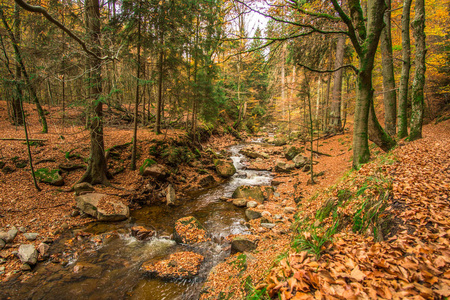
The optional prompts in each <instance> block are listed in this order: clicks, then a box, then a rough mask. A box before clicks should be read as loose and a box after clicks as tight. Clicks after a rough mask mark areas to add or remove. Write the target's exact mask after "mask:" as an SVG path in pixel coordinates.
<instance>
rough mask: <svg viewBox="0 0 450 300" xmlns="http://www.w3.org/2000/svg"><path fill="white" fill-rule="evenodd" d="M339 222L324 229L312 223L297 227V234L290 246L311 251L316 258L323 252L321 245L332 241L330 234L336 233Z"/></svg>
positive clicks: (298, 249)
mask: <svg viewBox="0 0 450 300" xmlns="http://www.w3.org/2000/svg"><path fill="white" fill-rule="evenodd" d="M338 225H339V222H336V223H334V225H333V226H331V227H329V228H326V229H324V227H321V228H319V227H316V226H314V225H309V226H308V225H307V226H305V227H304V228H300V229H299V234H298V235H297V236H296V237H295V238H294V240H293V242H292V247H293V248H294V249H296V250H297V251H299V252H300V251H308V252H309V253H313V254H315V255H316V257H317V258H320V256H321V255H322V252H323V250H324V249H323V247H324V246H325V244H327V243H328V242H331V241H332V236H333V235H334V234H335V233H336V231H337V227H338Z"/></svg>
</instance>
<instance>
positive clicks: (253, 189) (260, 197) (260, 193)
mask: <svg viewBox="0 0 450 300" xmlns="http://www.w3.org/2000/svg"><path fill="white" fill-rule="evenodd" d="M273 191H274V189H273V187H271V186H245V185H242V186H240V187H238V188H237V189H236V190H235V191H234V192H233V195H232V197H233V198H246V199H248V198H252V200H255V201H256V202H258V203H263V202H264V200H268V199H269V197H270V195H271V194H273Z"/></svg>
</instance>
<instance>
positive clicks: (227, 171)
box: [214, 159, 236, 178]
mask: <svg viewBox="0 0 450 300" xmlns="http://www.w3.org/2000/svg"><path fill="white" fill-rule="evenodd" d="M214 164H215V165H216V172H217V174H219V176H220V177H224V178H228V177H231V176H233V175H234V173H236V168H235V167H234V165H233V163H232V162H229V161H224V160H219V159H217V160H215V161H214Z"/></svg>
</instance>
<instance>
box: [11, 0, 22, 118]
mask: <svg viewBox="0 0 450 300" xmlns="http://www.w3.org/2000/svg"><path fill="white" fill-rule="evenodd" d="M14 35H15V38H16V40H17V42H18V43H20V10H19V5H17V3H16V4H15V6H14ZM15 67H16V68H15V69H16V70H15V72H16V74H15V77H16V78H15V81H16V87H15V91H14V93H13V98H12V109H13V122H14V125H23V124H24V123H23V117H22V116H23V113H22V105H21V101H22V95H23V93H22V87H21V84H20V80H21V77H22V71H21V69H20V64H19V63H18V62H16V64H15Z"/></svg>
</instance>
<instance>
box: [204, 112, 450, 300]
mask: <svg viewBox="0 0 450 300" xmlns="http://www.w3.org/2000/svg"><path fill="white" fill-rule="evenodd" d="M423 135H424V137H423V138H422V139H420V140H417V141H414V142H407V141H401V142H400V143H399V146H398V147H397V148H396V149H395V150H393V151H392V152H390V153H388V154H381V155H379V156H377V157H375V159H374V160H373V161H372V162H370V163H368V164H366V165H364V166H363V167H362V168H361V169H360V170H358V171H353V172H351V173H347V174H346V175H345V176H343V177H342V178H341V179H340V180H339V181H338V182H337V183H336V184H335V185H333V186H330V187H329V188H328V189H321V188H319V187H318V186H314V189H315V190H316V191H317V193H316V194H315V195H314V196H313V197H305V198H304V199H303V200H302V201H301V202H299V203H298V212H297V214H296V216H295V221H294V223H293V226H291V228H290V229H291V230H290V231H289V234H288V235H285V236H284V237H283V236H273V238H272V239H266V240H265V239H263V238H262V239H261V240H260V244H259V245H258V247H257V249H256V250H254V251H252V252H251V253H245V254H235V255H234V256H231V257H229V258H228V259H227V260H226V261H225V262H224V263H222V264H220V265H218V266H216V268H215V270H216V271H215V272H211V273H210V277H209V279H208V282H207V284H206V288H205V293H204V294H203V295H202V298H201V299H296V300H297V299H448V297H449V296H450V271H449V269H450V268H449V267H450V250H449V249H450V205H449V204H450V121H449V120H447V121H444V122H441V123H439V124H429V125H426V126H425V127H424V131H423ZM329 152H330V153H331V151H329ZM334 155H336V154H335V152H334ZM334 159H335V158H334ZM344 165H346V166H347V167H348V164H344ZM319 166H320V164H319ZM294 178H295V177H293V180H295V179H294ZM327 184H329V182H327ZM287 186H291V185H287ZM305 195H311V193H308V192H307V193H305ZM263 253H264V254H263ZM267 253H268V255H267ZM255 258H256V259H255Z"/></svg>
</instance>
